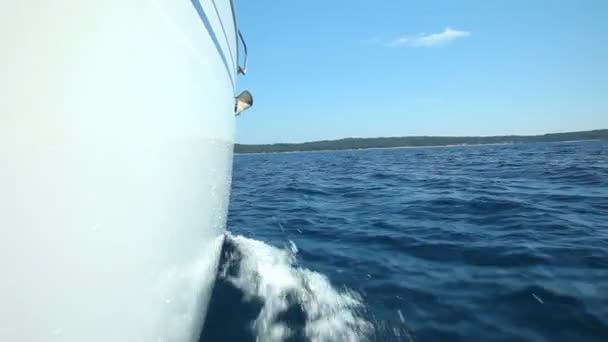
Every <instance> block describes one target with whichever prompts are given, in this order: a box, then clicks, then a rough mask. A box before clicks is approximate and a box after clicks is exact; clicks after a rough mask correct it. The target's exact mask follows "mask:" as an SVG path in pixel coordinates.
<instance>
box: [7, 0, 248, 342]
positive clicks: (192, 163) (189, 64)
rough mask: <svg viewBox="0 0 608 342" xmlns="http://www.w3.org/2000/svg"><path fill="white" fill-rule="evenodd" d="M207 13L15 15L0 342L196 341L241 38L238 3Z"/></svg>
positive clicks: (24, 8)
mask: <svg viewBox="0 0 608 342" xmlns="http://www.w3.org/2000/svg"><path fill="white" fill-rule="evenodd" d="M194 5H196V6H194ZM194 5H193V3H192V2H190V1H175V0H157V1H154V0H139V1H138V0H120V1H118V0H107V1H95V2H93V1H82V0H57V1H27V2H26V1H3V2H2V3H1V4H0V38H1V39H0V41H1V42H2V52H1V53H0V75H1V78H0V157H1V163H2V164H1V166H0V272H1V273H0V274H1V275H0V277H1V278H0V303H2V305H0V322H1V324H0V341H79V342H80V341H104V342H107V341H125V342H133V341H195V340H197V338H198V336H199V334H200V329H201V327H202V322H203V320H204V316H205V309H206V307H207V304H208V300H209V296H210V293H211V289H212V286H213V282H214V278H215V273H216V268H217V263H218V259H219V253H220V249H221V245H222V237H223V235H222V233H223V231H224V228H225V224H226V212H227V206H228V197H229V190H230V181H231V168H232V147H233V136H234V113H233V106H234V102H233V101H234V100H233V96H234V78H235V77H236V75H235V66H236V60H235V56H236V36H235V28H234V23H233V21H232V16H231V8H230V2H229V1H228V0H222V1H216V4H215V5H216V6H217V7H218V8H217V11H216V10H215V9H214V7H213V6H214V4H213V3H212V1H210V0H207V1H202V3H201V4H200V8H198V9H199V10H200V9H202V10H203V11H204V13H202V14H203V17H201V13H200V11H197V8H196V7H197V6H198V4H196V3H194ZM210 9H214V10H213V11H211V10H210ZM228 14H230V17H228ZM205 15H206V16H207V17H206V18H205V17H204V16H205ZM222 23H223V24H224V25H225V28H224V30H222V29H221V27H220V26H218V25H220V24H222ZM224 31H225V32H226V35H224Z"/></svg>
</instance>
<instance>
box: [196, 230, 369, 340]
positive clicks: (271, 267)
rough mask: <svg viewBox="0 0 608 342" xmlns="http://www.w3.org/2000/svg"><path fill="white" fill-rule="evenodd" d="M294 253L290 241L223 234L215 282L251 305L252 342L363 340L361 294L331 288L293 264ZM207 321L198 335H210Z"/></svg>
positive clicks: (364, 324) (317, 275)
mask: <svg viewBox="0 0 608 342" xmlns="http://www.w3.org/2000/svg"><path fill="white" fill-rule="evenodd" d="M297 251H298V249H297V246H296V245H295V243H293V242H292V241H289V243H288V244H287V246H286V248H277V247H273V246H271V245H268V244H266V243H264V242H261V241H257V240H254V239H250V238H246V237H244V236H240V235H232V234H230V233H227V234H226V239H225V245H224V249H223V252H222V254H223V256H222V265H221V267H220V272H219V278H220V280H219V281H224V286H226V285H227V284H229V285H231V286H232V287H233V288H234V289H238V290H239V291H241V296H242V298H243V300H244V301H245V302H246V303H249V304H251V305H254V306H255V307H256V308H257V309H255V310H254V311H257V314H256V316H255V318H254V319H253V322H252V324H251V325H250V327H251V328H252V332H253V336H255V340H256V341H287V340H310V341H321V342H322V341H328V342H329V341H364V340H367V339H368V337H369V335H370V333H371V332H372V330H373V328H372V325H371V324H370V323H369V322H368V321H367V320H365V319H364V318H363V316H362V314H361V313H362V311H363V310H364V304H363V302H362V299H361V297H360V296H359V295H358V294H357V293H356V292H355V291H352V290H350V289H346V288H344V289H336V288H334V287H333V286H332V285H331V283H330V281H329V279H328V278H327V277H326V276H324V275H323V274H321V273H318V272H314V271H311V270H308V269H306V268H304V267H301V266H299V265H298V264H297V261H296V253H297ZM214 297H215V294H214ZM212 304H213V303H212ZM210 311H211V312H213V308H212V309H211V310H210ZM250 316H251V315H250ZM214 319H217V318H214V317H210V318H208V320H211V322H213V320H214ZM208 325H209V324H207V325H206V327H205V329H203V332H204V334H205V333H206V334H216V333H214V332H206V331H205V330H208V329H207V326H208ZM217 337H219V336H217ZM220 339H222V338H220ZM209 340H213V338H209Z"/></svg>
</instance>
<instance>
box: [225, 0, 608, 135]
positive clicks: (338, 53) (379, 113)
mask: <svg viewBox="0 0 608 342" xmlns="http://www.w3.org/2000/svg"><path fill="white" fill-rule="evenodd" d="M236 7H237V17H238V21H239V25H240V29H241V31H242V33H243V35H244V37H245V39H246V42H247V45H248V48H249V61H248V73H247V75H246V76H241V77H240V78H239V81H238V84H237V87H238V90H242V89H248V90H250V91H251V93H252V94H253V96H254V106H253V107H252V108H251V109H250V110H249V111H247V112H245V113H244V114H243V115H242V116H241V117H239V119H238V120H237V135H236V140H237V142H239V143H276V142H304V141H314V140H323V139H339V138H345V137H381V136H412V135H449V136H463V135H502V134H540V133H548V132H566V131H576V130H588V129H600V128H608V20H607V19H606V18H608V1H606V0H534V1H532V0H493V1H487V0H417V1H414V0H374V1H369V0H368V1H363V0H350V1H347V0H256V1H253V0H236Z"/></svg>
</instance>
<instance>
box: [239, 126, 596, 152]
mask: <svg viewBox="0 0 608 342" xmlns="http://www.w3.org/2000/svg"><path fill="white" fill-rule="evenodd" d="M595 139H608V129H601V130H593V131H581V132H567V133H549V134H542V135H505V136H489V137H441V136H437V137H434V136H417V137H388V138H345V139H339V140H322V141H313V142H306V143H294V144H284V143H280V144H260V145H248V144H235V146H234V151H235V152H236V153H268V152H296V151H327V150H351V149H367V148H391V147H423V146H450V145H480V144H509V143H531V142H557V141H572V140H595Z"/></svg>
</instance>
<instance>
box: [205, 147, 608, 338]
mask: <svg viewBox="0 0 608 342" xmlns="http://www.w3.org/2000/svg"><path fill="white" fill-rule="evenodd" d="M228 226H229V230H230V231H231V234H229V235H228V236H227V239H226V242H225V246H224V255H223V260H222V265H221V269H220V276H219V278H218V280H217V283H216V287H215V290H214V294H213V297H212V302H211V307H210V312H209V317H208V319H207V322H206V324H205V327H204V333H203V337H202V339H203V340H205V341H255V340H256V339H258V340H260V341H275V340H276V341H283V340H285V341H309V340H313V341H342V340H345V341H346V340H348V341H358V340H362V341H365V340H371V341H471V340H479V341H517V340H522V341H524V340H525V341H608V142H606V141H587V142H570V143H551V144H515V145H494V146H462V147H441V148H404V149H386V150H364V151H340V152H311V153H285V154H257V155H238V156H236V157H235V165H234V180H233V190H232V198H231V208H230V214H229V223H228Z"/></svg>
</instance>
